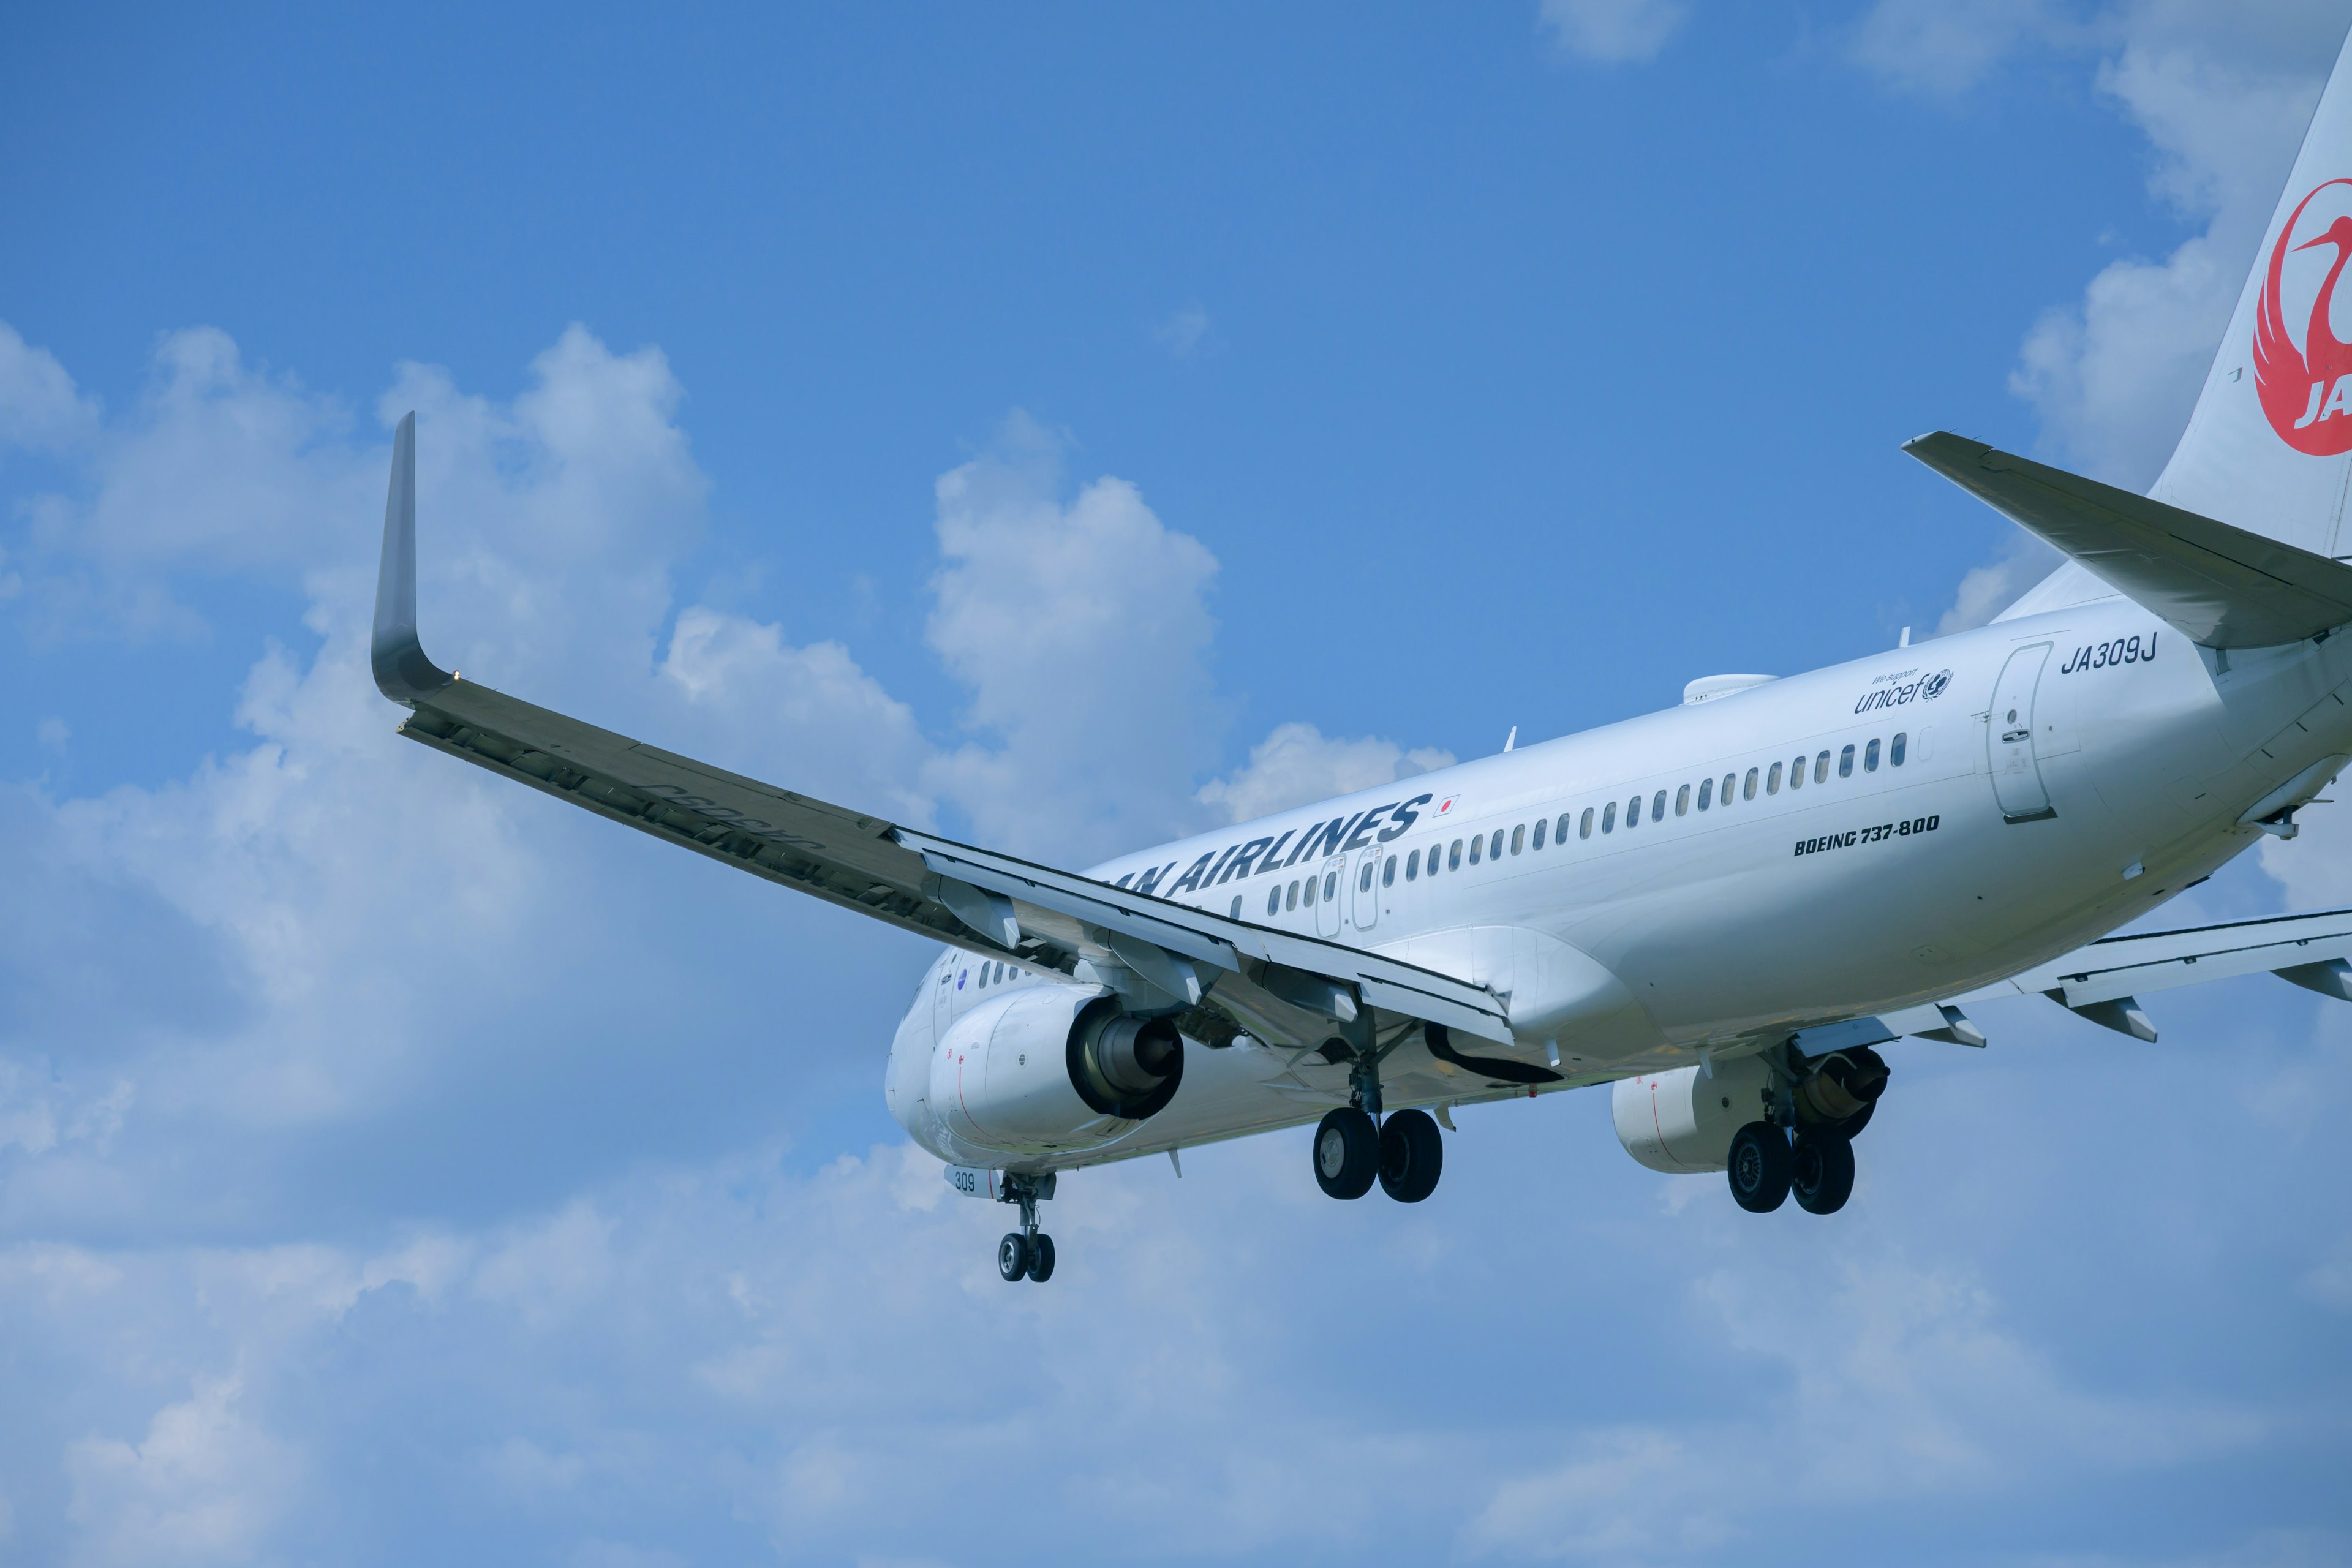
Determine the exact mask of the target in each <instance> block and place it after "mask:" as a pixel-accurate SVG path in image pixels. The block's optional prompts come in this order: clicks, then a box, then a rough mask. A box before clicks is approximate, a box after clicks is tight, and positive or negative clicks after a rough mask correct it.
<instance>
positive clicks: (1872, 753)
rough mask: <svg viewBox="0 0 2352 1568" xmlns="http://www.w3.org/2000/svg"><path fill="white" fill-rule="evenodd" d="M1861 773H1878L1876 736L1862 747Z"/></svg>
mask: <svg viewBox="0 0 2352 1568" xmlns="http://www.w3.org/2000/svg"><path fill="white" fill-rule="evenodd" d="M1862 771H1863V772H1864V773H1876V772H1877V771H1878V740H1877V737H1876V736H1873V737H1872V738H1871V742H1870V744H1868V745H1866V746H1864V747H1863V749H1862Z"/></svg>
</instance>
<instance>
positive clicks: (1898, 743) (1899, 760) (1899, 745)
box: [1886, 730, 1911, 768]
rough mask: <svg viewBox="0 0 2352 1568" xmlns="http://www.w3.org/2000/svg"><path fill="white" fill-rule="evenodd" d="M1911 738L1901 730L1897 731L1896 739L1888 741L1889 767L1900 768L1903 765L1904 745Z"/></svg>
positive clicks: (1887, 760) (1887, 758) (1887, 759)
mask: <svg viewBox="0 0 2352 1568" xmlns="http://www.w3.org/2000/svg"><path fill="white" fill-rule="evenodd" d="M1910 739H1911V737H1910V736H1909V735H1908V734H1907V733H1906V732H1905V731H1901V730H1897V731H1895V739H1893V740H1891V741H1889V742H1886V765H1887V766H1888V767H1890V768H1899V767H1901V766H1902V765H1903V750H1904V745H1905V742H1908V741H1909V740H1910Z"/></svg>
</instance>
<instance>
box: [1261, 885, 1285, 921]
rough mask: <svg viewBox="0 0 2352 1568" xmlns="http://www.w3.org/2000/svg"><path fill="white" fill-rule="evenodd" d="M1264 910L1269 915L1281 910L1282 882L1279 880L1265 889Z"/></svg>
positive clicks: (1276, 913) (1278, 912)
mask: <svg viewBox="0 0 2352 1568" xmlns="http://www.w3.org/2000/svg"><path fill="white" fill-rule="evenodd" d="M1265 912H1266V913H1267V914H1269V915H1278V914H1280V913H1281V912H1282V884H1281V883H1279V882H1276V884H1275V885H1274V886H1273V887H1271V888H1268V889H1266V890H1265Z"/></svg>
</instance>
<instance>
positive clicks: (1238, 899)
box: [1231, 893, 1242, 920]
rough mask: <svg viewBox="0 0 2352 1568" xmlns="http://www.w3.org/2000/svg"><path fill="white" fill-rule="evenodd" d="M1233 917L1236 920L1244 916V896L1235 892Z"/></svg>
mask: <svg viewBox="0 0 2352 1568" xmlns="http://www.w3.org/2000/svg"><path fill="white" fill-rule="evenodd" d="M1231 918H1233V919H1234V920H1239V919H1241V918H1242V896H1241V895H1240V894H1239V893H1235V894H1234V908H1233V913H1232V917H1231Z"/></svg>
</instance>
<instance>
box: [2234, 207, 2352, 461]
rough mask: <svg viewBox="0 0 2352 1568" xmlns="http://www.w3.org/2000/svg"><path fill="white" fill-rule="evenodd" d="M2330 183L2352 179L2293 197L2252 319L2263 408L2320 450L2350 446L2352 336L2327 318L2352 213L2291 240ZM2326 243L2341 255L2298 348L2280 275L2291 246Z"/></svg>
mask: <svg viewBox="0 0 2352 1568" xmlns="http://www.w3.org/2000/svg"><path fill="white" fill-rule="evenodd" d="M2330 185H2352V180H2329V181H2326V183H2325V184H2318V185H2315V186H2314V187H2312V190H2311V194H2310V195H2306V196H2305V197H2304V198H2303V200H2301V201H2299V202H2297V203H2296V204H2295V206H2294V215H2293V216H2290V217H2289V218H2288V219H2287V220H2286V226H2285V227H2284V228H2282V229H2280V230H2279V237H2278V242H2277V243H2276V244H2274V245H2273V246H2272V247H2271V264H2270V268H2269V270H2268V271H2266V272H2265V273H2263V295H2262V299H2261V300H2260V302H2259V303H2258V305H2257V307H2256V312H2255V320H2254V390H2255V392H2256V394H2257V395H2259V396H2260V397H2261V398H2262V402H2263V414H2264V415H2266V416H2269V419H2270V422H2271V428H2272V429H2273V430H2275V431H2277V432H2278V435H2279V439H2280V440H2282V441H2284V442H2285V443H2286V444H2287V445H2288V446H2290V447H2294V449H2295V450H2296V451H2298V452H2306V453H2309V454H2310V455H2311V456H2312V457H2315V458H2329V457H2334V456H2335V455H2336V453H2338V452H2346V451H2352V343H2347V342H2343V341H2342V340H2341V339H2339V338H2337V337H2336V328H2335V325H2334V323H2333V322H2332V321H2330V320H2329V315H2330V313H2331V311H2332V310H2333V309H2334V307H2335V303H2336V279H2338V278H2341V277H2342V276H2343V275H2344V264H2345V262H2347V260H2352V216H2345V215H2341V214H2339V215H2338V216H2336V220H2335V221H2334V222H2333V223H2330V224H2329V225H2328V226H2327V227H2326V229H2325V230H2323V231H2322V232H2321V233H2320V234H2319V235H2318V236H2317V237H2315V238H2311V239H2306V240H2305V241H2304V242H2303V243H2302V244H2301V245H2295V244H2294V243H2293V242H2294V232H2295V226H2296V225H2297V224H2299V223H2301V222H2302V221H2303V214H2304V209H2305V208H2306V207H2308V206H2310V205H2311V204H2312V201H2313V199H2314V198H2315V197H2316V196H2317V195H2319V193H2320V192H2322V191H2324V190H2326V189H2327V188H2328V187H2329V186H2330ZM2320 245H2331V246H2334V247H2336V259H2335V261H2334V262H2333V263H2331V264H2330V265H2329V267H2328V268H2327V278H2326V281H2324V282H2323V283H2321V284H2320V286H2319V294H2318V297H2317V298H2315V300H2312V302H2311V319H2310V321H2308V322H2306V323H2305V327H2304V331H2303V346H2302V347H2301V348H2300V349H2298V348H2296V347H2295V343H2294V339H2293V338H2292V337H2290V336H2288V335H2287V330H2286V311H2285V308H2284V304H2283V301H2282V298H2281V289H2280V281H2281V279H2282V277H2283V276H2284V273H2285V270H2286V255H2287V252H2288V251H2289V250H2290V249H2293V250H2309V249H2311V248H2312V247H2314V246H2320Z"/></svg>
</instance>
